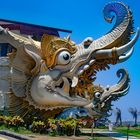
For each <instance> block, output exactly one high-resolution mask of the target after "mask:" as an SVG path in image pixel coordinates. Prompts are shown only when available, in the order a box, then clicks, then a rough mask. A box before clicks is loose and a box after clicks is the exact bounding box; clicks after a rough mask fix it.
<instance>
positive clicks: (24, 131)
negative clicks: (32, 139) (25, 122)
mask: <svg viewBox="0 0 140 140" xmlns="http://www.w3.org/2000/svg"><path fill="white" fill-rule="evenodd" d="M0 130H9V131H12V132H15V133H19V134H33V132H32V131H29V130H27V129H26V128H25V127H19V128H18V129H16V128H14V127H10V128H7V127H6V126H5V125H1V126H0Z"/></svg>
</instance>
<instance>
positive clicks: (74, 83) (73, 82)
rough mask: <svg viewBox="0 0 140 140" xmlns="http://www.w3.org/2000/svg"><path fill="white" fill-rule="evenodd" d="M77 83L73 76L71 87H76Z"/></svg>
mask: <svg viewBox="0 0 140 140" xmlns="http://www.w3.org/2000/svg"><path fill="white" fill-rule="evenodd" d="M77 83H78V77H76V76H74V77H73V78H72V85H71V87H75V86H76V85H77Z"/></svg>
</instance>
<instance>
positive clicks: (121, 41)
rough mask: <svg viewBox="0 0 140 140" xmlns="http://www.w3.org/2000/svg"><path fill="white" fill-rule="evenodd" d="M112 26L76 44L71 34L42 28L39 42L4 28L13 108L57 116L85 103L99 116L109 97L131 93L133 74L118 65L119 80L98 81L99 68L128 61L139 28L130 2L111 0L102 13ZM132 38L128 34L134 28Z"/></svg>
mask: <svg viewBox="0 0 140 140" xmlns="http://www.w3.org/2000/svg"><path fill="white" fill-rule="evenodd" d="M112 12H114V14H115V15H116V16H115V17H116V22H115V24H114V26H113V28H112V29H111V30H110V31H109V32H108V33H107V34H105V35H103V36H102V37H101V38H98V39H97V40H93V39H92V38H91V37H88V38H86V39H85V40H84V41H83V42H82V43H81V44H79V45H77V44H75V43H74V42H73V41H72V40H71V39H70V37H67V38H64V39H63V38H59V37H56V36H52V35H47V34H44V35H43V36H42V39H41V42H39V41H36V40H33V39H32V38H28V37H24V36H21V35H18V34H15V33H13V32H11V31H9V30H7V29H4V28H2V27H1V28H0V41H1V40H5V41H6V42H7V43H9V44H11V45H12V46H13V47H14V48H15V50H14V51H13V52H12V53H10V54H9V59H10V67H11V77H10V83H11V93H10V94H9V97H8V98H9V108H8V110H9V111H10V112H11V113H12V114H17V115H20V116H22V117H28V116H29V114H33V112H36V114H38V115H41V116H42V118H48V117H50V116H51V117H52V116H54V117H55V116H57V115H59V114H60V113H62V112H63V110H64V109H66V108H72V107H81V108H83V109H85V110H86V111H87V112H88V113H89V114H90V116H93V117H101V116H103V115H106V114H107V112H108V111H109V110H110V109H111V102H112V101H115V100H117V99H118V98H120V97H121V96H124V95H126V94H127V93H128V91H129V87H130V80H129V75H128V73H127V71H126V70H124V69H119V70H118V71H117V76H118V77H119V78H120V80H119V82H118V83H117V84H115V85H113V86H110V87H107V88H106V87H102V86H99V85H94V81H95V79H96V73H97V71H102V70H107V69H108V68H109V65H111V64H113V65H116V64H118V63H121V62H124V61H126V60H127V59H129V57H130V56H131V55H132V53H133V49H134V44H135V42H136V41H137V39H138V36H139V28H137V29H136V30H135V31H133V30H134V29H133V16H132V12H131V11H130V9H129V8H128V6H126V5H124V4H123V3H120V2H111V3H109V4H107V5H106V6H105V7H104V10H103V14H104V18H105V20H106V21H107V22H112V20H113V18H114V16H113V15H112V14H111V13H112ZM134 32H135V34H134V35H133V38H132V39H131V40H130V37H131V35H132V33H134Z"/></svg>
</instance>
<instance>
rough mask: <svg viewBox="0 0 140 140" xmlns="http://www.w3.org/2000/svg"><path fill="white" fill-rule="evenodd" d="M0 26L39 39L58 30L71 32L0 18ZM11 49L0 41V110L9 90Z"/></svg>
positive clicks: (56, 32) (4, 105) (5, 103)
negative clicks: (9, 57) (9, 55)
mask: <svg viewBox="0 0 140 140" xmlns="http://www.w3.org/2000/svg"><path fill="white" fill-rule="evenodd" d="M0 26H2V27H3V28H8V29H9V30H11V31H12V32H15V33H18V34H21V35H23V36H31V37H32V38H33V39H35V40H41V37H42V35H43V34H49V35H54V36H59V32H66V33H71V32H72V31H69V30H65V29H58V28H52V27H46V26H40V25H34V24H29V23H23V22H17V21H11V20H4V19H0ZM11 51H12V46H11V45H10V44H8V43H7V42H0V110H3V109H4V107H7V96H6V95H7V94H8V92H9V90H10V89H9V87H10V83H9V78H10V67H9V59H8V57H7V53H9V52H11Z"/></svg>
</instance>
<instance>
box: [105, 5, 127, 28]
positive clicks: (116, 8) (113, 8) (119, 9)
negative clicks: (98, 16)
mask: <svg viewBox="0 0 140 140" xmlns="http://www.w3.org/2000/svg"><path fill="white" fill-rule="evenodd" d="M103 13H104V18H105V20H106V21H107V22H112V20H113V18H114V17H115V16H114V15H113V14H115V15H116V23H115V25H114V28H115V27H116V26H118V25H119V24H120V23H121V22H122V21H123V20H124V18H126V17H127V15H128V14H129V11H128V9H127V7H126V6H125V5H124V4H122V3H121V2H111V3H109V4H107V5H106V6H105V8H104V10H103Z"/></svg>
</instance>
